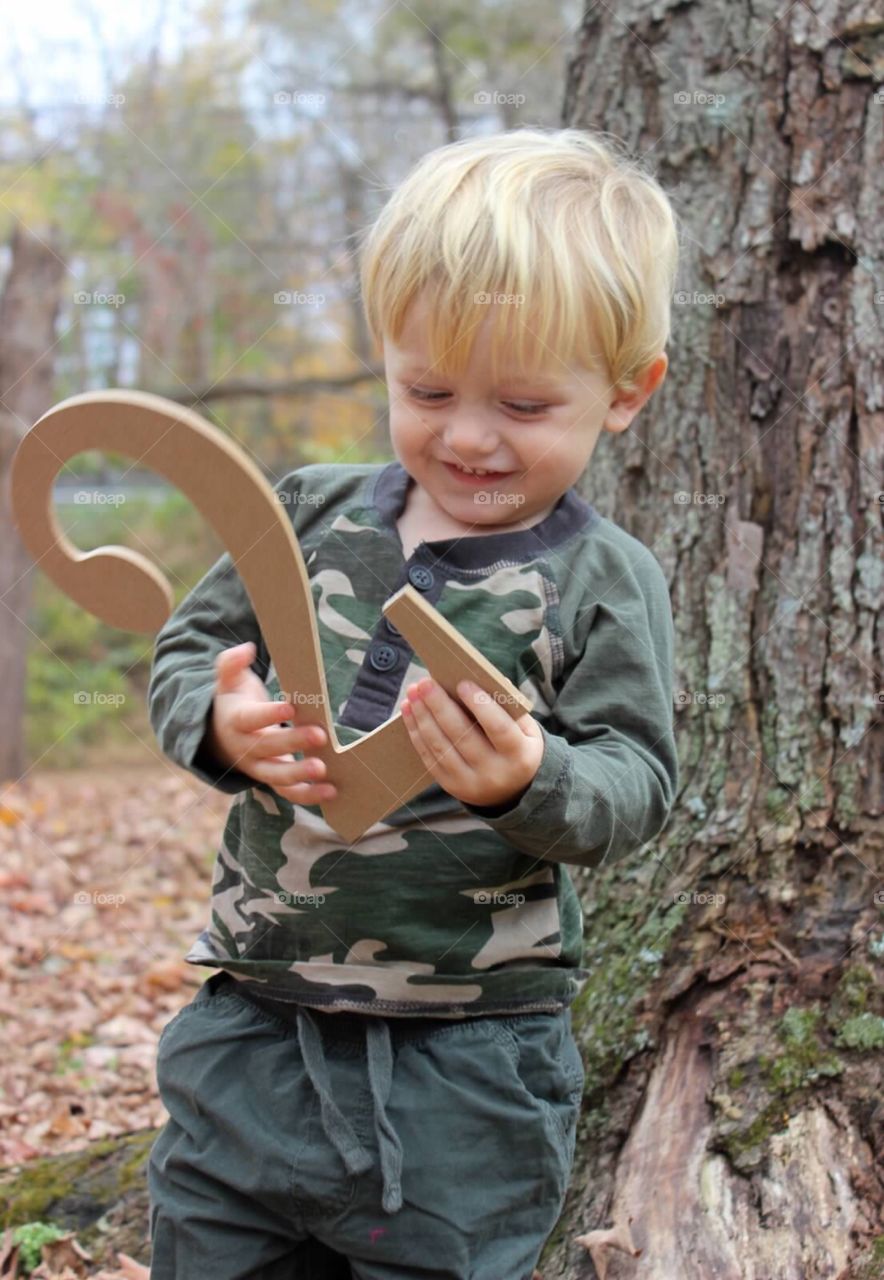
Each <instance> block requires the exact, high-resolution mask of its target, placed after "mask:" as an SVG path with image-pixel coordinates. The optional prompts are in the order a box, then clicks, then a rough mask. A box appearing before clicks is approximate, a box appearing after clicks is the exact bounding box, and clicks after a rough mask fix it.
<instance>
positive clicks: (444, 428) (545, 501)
mask: <svg viewBox="0 0 884 1280" xmlns="http://www.w3.org/2000/svg"><path fill="white" fill-rule="evenodd" d="M427 305H428V301H427V298H426V296H425V295H424V294H422V295H419V296H418V298H417V299H416V300H415V302H414V304H413V305H412V306H411V307H410V308H409V310H408V313H407V316H406V319H405V324H404V326H403V331H402V333H401V334H400V337H399V341H398V342H396V343H394V342H393V341H392V339H391V338H390V337H389V335H386V336H385V338H384V363H385V369H386V378H387V386H388V388H389V393H390V436H391V441H392V444H393V450H394V452H395V454H396V456H397V458H398V459H399V461H400V462H401V463H402V465H403V467H405V469H406V471H408V472H409V474H410V475H411V476H412V478H413V479H414V480H415V482H416V491H415V495H414V499H415V505H416V507H419V508H420V512H421V515H422V516H423V518H424V519H425V520H426V521H427V522H428V523H429V524H430V525H433V524H434V523H435V525H436V526H438V527H439V528H443V529H446V530H448V531H449V535H450V536H455V535H457V534H459V533H462V534H464V535H468V534H481V533H483V532H486V533H492V532H499V531H501V530H502V529H511V530H516V529H526V528H530V526H531V525H533V524H537V523H538V522H539V521H541V520H543V519H544V518H545V517H546V516H547V515H549V513H550V512H551V511H552V510H553V509H554V508H555V506H556V503H557V502H558V500H559V498H560V497H561V496H562V494H563V493H565V492H566V491H567V490H568V489H569V488H571V486H572V485H573V484H575V482H576V481H577V480H578V479H579V478H580V476H581V475H582V474H583V471H584V470H585V468H586V465H587V463H588V462H589V459H590V457H591V456H592V452H593V450H594V448H595V445H596V441H597V440H598V438H599V435H600V434H601V432H602V431H603V430H604V431H614V432H619V431H624V430H625V429H626V427H628V425H629V423H630V422H631V420H632V418H633V417H634V416H635V414H636V413H637V412H638V410H639V409H640V408H641V406H642V404H644V402H645V400H646V399H647V398H648V396H649V395H650V394H651V392H652V391H653V390H654V388H655V387H656V386H658V385H659V383H660V382H661V381H662V379H663V376H664V375H665V372H666V356H665V355H663V354H661V355H660V356H659V357H658V358H657V361H656V362H655V364H654V365H653V366H652V369H651V371H650V372H649V375H648V377H647V378H646V381H645V384H644V386H643V389H642V390H641V391H638V392H633V393H630V394H625V393H618V392H616V391H615V390H614V388H613V387H612V386H611V385H610V383H609V382H608V380H607V377H606V376H605V374H604V373H603V372H602V371H601V368H599V369H587V368H584V367H582V366H579V365H568V364H565V363H564V362H562V361H558V360H557V359H556V358H555V356H553V355H552V353H551V354H550V366H549V367H548V368H547V369H546V370H545V371H544V373H543V375H542V376H541V375H537V376H535V377H530V376H521V375H520V374H519V373H518V372H517V371H516V370H514V369H512V368H506V367H505V368H504V369H503V370H502V375H501V378H500V379H499V381H498V383H497V384H496V385H495V384H494V382H493V380H492V377H491V357H490V350H491V333H492V322H493V320H494V319H495V317H494V315H493V314H492V309H491V307H489V306H486V305H485V304H478V303H477V304H476V307H477V312H481V311H483V310H484V311H486V312H487V314H486V315H484V316H483V317H482V319H481V321H480V323H479V325H478V328H477V330H476V335H475V339H474V342H473V347H472V350H471V351H470V359H469V364H468V365H467V367H466V369H465V370H464V371H463V373H462V374H460V375H459V376H458V377H457V378H453V377H443V376H442V375H441V374H440V373H439V372H437V371H436V370H434V368H433V361H432V358H431V356H430V353H429V351H428V348H427V345H426V338H425V334H426V320H427V310H426V308H427ZM495 305H497V304H495ZM504 305H507V304H504ZM478 472H485V473H486V474H484V475H480V474H477V473H478ZM421 491H422V492H421ZM443 536H445V535H443Z"/></svg>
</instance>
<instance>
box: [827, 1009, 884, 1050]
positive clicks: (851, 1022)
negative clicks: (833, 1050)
mask: <svg viewBox="0 0 884 1280" xmlns="http://www.w3.org/2000/svg"><path fill="white" fill-rule="evenodd" d="M835 1039H836V1042H837V1043H838V1044H839V1045H841V1046H842V1048H844V1049H858V1050H860V1051H861V1052H866V1051H868V1050H869V1049H884V1018H879V1017H878V1015H877V1014H874V1013H858V1014H857V1015H856V1017H854V1018H848V1019H847V1021H846V1022H845V1023H844V1026H843V1027H842V1028H841V1030H840V1031H839V1032H838V1035H837V1036H836V1037H835Z"/></svg>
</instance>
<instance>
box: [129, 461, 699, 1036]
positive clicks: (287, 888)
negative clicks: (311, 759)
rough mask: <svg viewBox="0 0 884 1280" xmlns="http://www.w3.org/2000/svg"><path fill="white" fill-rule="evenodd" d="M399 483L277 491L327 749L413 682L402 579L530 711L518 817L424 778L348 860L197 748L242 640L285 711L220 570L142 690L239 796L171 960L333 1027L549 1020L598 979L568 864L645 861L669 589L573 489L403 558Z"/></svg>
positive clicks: (322, 833)
mask: <svg viewBox="0 0 884 1280" xmlns="http://www.w3.org/2000/svg"><path fill="white" fill-rule="evenodd" d="M410 480H411V478H410V476H409V474H408V473H407V472H406V471H405V469H404V468H403V466H402V465H401V463H399V462H398V461H393V462H390V463H386V464H367V463H366V464H359V465H344V464H328V465H326V464H311V465H307V466H302V467H299V468H298V469H296V470H294V471H292V472H290V473H289V474H288V475H286V476H285V477H284V478H283V479H282V480H281V481H280V482H279V484H278V485H276V491H277V493H278V495H279V499H280V501H281V502H283V503H284V504H285V509H286V511H287V513H288V514H289V516H290V518H291V520H292V522H293V524H294V528H295V532H296V534H297V536H298V539H299V543H300V547H301V551H302V553H303V557H304V561H305V563H306V566H307V572H308V575H309V578H310V585H311V590H312V594H313V600H314V607H315V610H316V616H317V624H318V628H319V634H320V638H321V644H322V654H323V660H324V665H325V673H326V679H327V683H328V692H329V697H330V706H331V714H332V717H333V720H334V724H335V732H336V734H337V737H338V740H339V742H341V743H342V744H344V745H346V744H349V743H350V742H353V741H355V740H356V739H358V738H359V737H361V736H363V735H364V734H366V733H368V732H369V731H370V730H372V729H375V728H376V727H377V726H378V725H380V724H382V723H384V721H386V720H388V719H389V718H390V717H391V716H393V715H395V714H396V712H397V710H398V707H399V703H400V701H401V700H402V698H403V697H404V693H405V689H406V688H407V686H408V685H409V684H410V683H411V682H412V681H414V680H417V679H419V678H420V677H421V676H423V675H426V674H427V672H426V669H425V667H424V666H423V665H422V664H421V662H420V660H419V659H418V658H417V657H416V655H415V653H414V651H413V650H412V649H411V648H410V646H409V645H408V644H407V643H406V642H405V640H404V638H403V637H402V636H400V635H399V633H398V632H396V631H395V630H394V629H393V628H392V627H391V626H390V625H389V624H388V623H387V622H386V620H385V619H384V617H383V615H382V612H381V609H382V606H383V604H384V603H385V601H386V600H387V599H388V598H389V596H391V595H392V594H393V592H395V591H397V590H398V589H399V588H400V587H401V586H403V585H404V584H405V583H406V582H410V583H412V584H413V585H414V586H415V587H416V588H417V589H418V590H420V591H422V592H424V593H425V595H426V597H427V599H428V600H429V601H430V602H431V603H432V604H433V605H434V606H435V607H436V608H437V609H438V610H439V611H440V612H441V613H442V614H443V615H444V616H445V618H447V619H448V621H449V622H450V623H451V624H452V625H453V626H455V627H456V628H457V629H458V630H459V631H460V632H462V633H463V635H464V636H466V637H467V639H468V640H470V641H472V643H473V644H474V645H476V647H477V648H479V649H480V650H481V651H482V652H483V653H484V654H485V655H486V657H488V658H489V659H490V661H492V662H493V663H494V664H495V665H496V666H497V667H499V668H500V670H501V671H502V672H503V673H504V674H505V675H506V676H508V677H509V679H510V680H512V681H513V683H514V684H515V685H517V687H518V688H519V689H520V690H521V691H522V692H523V693H524V694H526V695H527V696H528V698H529V699H530V700H531V701H532V703H533V708H534V709H533V711H532V712H531V714H532V715H533V716H534V718H535V719H536V721H537V722H538V723H539V724H540V726H541V728H542V730H543V738H544V752H543V758H542V760H541V764H540V767H539V769H538V772H537V774H536V776H535V777H534V779H533V780H532V782H531V783H530V785H529V786H528V788H527V790H526V791H525V792H524V793H523V794H522V796H521V797H520V798H519V800H518V802H517V803H516V804H514V805H511V806H510V807H506V806H498V807H496V808H480V807H478V806H475V805H470V804H462V803H461V802H460V801H459V800H457V799H455V798H454V797H453V796H451V795H450V794H449V793H448V792H446V791H444V790H443V789H442V788H441V787H440V786H439V785H438V784H436V783H433V784H432V785H431V786H428V787H427V788H426V789H425V790H423V791H421V792H419V793H418V794H416V795H415V796H413V797H412V799H411V800H409V801H408V802H407V803H406V804H404V805H402V806H401V807H400V808H398V809H396V810H394V811H392V812H391V813H389V814H388V815H387V817H386V818H385V819H384V820H383V821H382V822H378V823H375V824H374V825H373V826H371V827H369V829H368V830H367V831H366V832H365V834H364V835H363V836H362V837H361V838H360V839H359V840H358V841H356V842H355V843H354V844H352V845H348V844H347V843H346V842H345V841H344V840H342V839H341V837H340V836H337V835H336V834H335V832H334V831H333V830H332V829H331V828H330V827H329V825H328V824H327V823H326V822H325V821H324V820H323V817H322V812H321V809H320V807H319V806H318V805H300V804H293V803H291V802H290V801H288V800H286V799H283V797H281V796H280V795H278V794H277V793H276V792H275V791H274V790H273V789H272V787H270V786H269V785H267V784H263V783H257V782H255V781H253V780H252V779H250V778H249V777H247V776H246V775H245V774H243V773H241V772H239V771H238V770H237V769H235V768H229V769H225V768H223V767H221V766H220V765H219V764H218V763H217V762H216V761H214V760H213V759H212V758H211V757H210V756H209V754H208V753H207V751H206V745H205V741H204V737H205V733H206V729H207V725H208V717H209V716H210V714H211V707H212V698H213V692H214V683H215V672H214V659H215V655H216V654H217V653H218V652H219V650H221V649H224V648H228V647H230V646H231V645H235V644H240V643H242V642H244V641H246V640H252V641H254V642H255V645H256V657H255V661H254V663H253V669H254V670H256V671H257V672H258V673H259V675H260V676H261V678H262V679H263V680H264V682H265V684H266V687H267V689H268V692H269V694H270V696H271V697H278V696H280V689H279V682H278V680H277V676H276V672H275V670H274V668H273V664H272V662H271V660H270V656H269V653H268V651H267V648H266V645H265V644H264V641H263V638H262V635H261V632H260V629H259V625H258V622H257V619H256V617H255V615H254V613H253V610H252V607H251V603H250V600H249V596H248V593H247V592H246V590H245V587H244V585H243V583H242V580H241V578H240V577H239V575H238V573H237V572H236V569H235V567H234V566H233V563H232V561H231V557H230V555H229V554H224V555H222V556H221V558H220V559H219V560H218V561H217V562H216V563H215V565H214V566H213V567H212V568H211V569H210V570H209V572H208V573H207V574H206V575H205V576H204V577H203V578H202V579H201V580H200V581H199V582H198V583H197V584H196V586H195V587H193V589H192V590H191V591H190V592H189V593H188V594H187V595H186V596H185V597H184V599H183V600H182V601H181V603H180V604H179V605H178V606H177V608H176V609H175V610H174V612H173V613H172V615H171V617H170V618H169V619H168V620H167V622H166V623H165V624H164V626H163V628H162V630H161V631H160V633H159V635H158V636H157V640H156V648H155V653H154V660H153V667H152V671H151V679H150V687H149V691H148V701H149V713H150V720H151V724H152V726H153V729H154V731H155V733H156V735H157V738H158V740H159V743H160V745H161V747H162V749H163V751H164V752H165V753H166V755H168V756H169V757H170V758H171V759H172V760H174V761H175V762H177V763H178V764H180V765H182V766H183V767H184V768H186V769H188V770H190V772H191V773H193V774H194V775H195V776H196V777H198V778H200V779H201V780H202V781H204V782H206V783H208V784H209V785H210V786H213V787H217V788H219V789H220V790H222V791H224V792H227V793H230V794H231V795H233V796H234V797H235V798H234V801H233V803H232V805H231V808H230V813H229V815H228V818H227V822H226V826H225V829H224V833H223V837H222V840H221V847H220V850H219V852H218V855H217V859H216V863H215V872H214V882H213V885H212V900H211V908H210V913H209V920H208V923H207V925H206V927H205V929H204V930H203V931H202V933H201V934H200V935H199V937H198V938H197V939H196V941H195V942H194V944H193V946H192V947H191V948H190V950H189V951H188V953H187V955H186V957H185V959H186V960H188V961H190V962H191V963H193V964H195V965H209V966H216V967H219V968H223V969H226V970H228V971H229V972H230V973H232V974H233V976H234V977H236V978H239V979H240V980H243V981H245V982H246V983H247V984H248V987H247V988H244V989H250V990H254V991H256V992H260V993H261V994H263V995H265V996H269V997H271V998H273V999H286V1000H291V1001H294V1002H296V1003H300V1004H304V1005H308V1006H312V1007H314V1008H321V1009H326V1010H344V1009H346V1010H355V1011H361V1012H368V1013H376V1014H381V1015H384V1016H395V1015H399V1016H405V1015H424V1016H436V1017H443V1018H444V1017H448V1018H460V1017H464V1016H468V1015H471V1014H487V1013H494V1012H497V1013H502V1012H507V1013H521V1012H527V1011H530V1010H545V1009H556V1008H562V1007H564V1006H566V1005H568V1004H570V1002H571V1001H572V1000H573V998H574V996H575V995H576V994H577V993H578V991H579V990H580V988H581V986H582V985H583V983H584V981H585V980H586V978H587V976H588V973H587V970H585V969H583V968H582V967H581V965H582V963H583V958H584V957H583V919H582V912H581V908H580V902H579V900H578V897H577V893H576V891H575V889H574V886H573V883H572V881H571V877H570V876H569V874H568V865H569V864H570V865H572V866H576V867H586V868H591V867H596V866H599V865H601V864H602V863H605V862H611V861H613V860H614V859H617V858H621V857H623V856H624V855H625V854H628V853H630V852H631V851H634V850H637V849H639V848H640V847H641V846H642V845H643V844H645V843H646V842H647V841H650V840H651V839H652V837H653V836H655V835H656V834H657V833H658V832H659V831H660V830H661V828H662V827H663V825H664V824H665V822H666V820H667V817H668V815H669V811H670V809H671V806H672V803H673V799H674V796H675V792H676V788H677V781H678V772H677V757H676V748H675V741H674V735H673V716H672V706H673V698H672V692H673V690H672V679H673V673H672V661H673V625H672V614H671V608H670V601H669V591H668V587H667V583H666V579H665V577H664V574H663V571H662V569H661V568H660V565H659V564H658V562H657V560H656V559H655V558H654V556H653V555H652V554H651V552H650V551H649V550H648V549H647V548H646V547H645V546H644V545H643V544H642V543H641V542H639V541H638V540H637V539H636V538H634V537H632V536H631V535H630V534H628V533H627V532H626V531H625V530H624V529H622V528H621V527H620V526H619V525H617V524H616V523H614V522H613V521H611V520H608V519H606V518H605V517H603V516H601V515H600V514H599V513H598V512H597V511H596V510H595V509H594V508H593V507H592V506H591V505H590V504H589V503H587V502H586V501H584V499H583V498H582V497H581V496H580V495H579V494H578V493H577V491H576V489H573V488H572V489H569V490H568V491H567V492H566V493H565V494H563V495H562V497H561V498H560V499H559V502H558V503H557V505H556V507H555V509H554V510H553V511H552V512H551V513H550V514H549V515H548V516H547V517H546V518H545V519H543V520H541V521H540V522H539V523H538V524H536V525H534V526H533V527H532V528H529V529H525V530H521V531H515V532H500V533H494V534H482V535H476V536H470V537H460V538H447V539H440V540H435V541H422V542H421V543H419V545H418V546H417V547H416V548H415V550H414V551H413V553H412V554H411V555H410V556H409V557H408V558H407V559H406V558H405V557H404V554H403V546H402V542H401V539H400V537H399V533H398V530H397V527H396V520H397V518H398V516H399V515H400V513H401V512H402V510H403V508H404V505H405V497H406V491H407V486H408V484H409V483H410ZM308 718H309V717H306V716H305V717H299V723H306V722H307V719H308Z"/></svg>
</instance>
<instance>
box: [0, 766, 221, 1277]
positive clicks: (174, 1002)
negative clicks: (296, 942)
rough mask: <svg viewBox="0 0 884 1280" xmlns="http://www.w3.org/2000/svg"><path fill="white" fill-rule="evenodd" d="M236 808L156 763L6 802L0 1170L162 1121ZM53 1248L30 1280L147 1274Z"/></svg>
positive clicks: (38, 788) (72, 1247) (46, 783)
mask: <svg viewBox="0 0 884 1280" xmlns="http://www.w3.org/2000/svg"><path fill="white" fill-rule="evenodd" d="M229 805H230V797H229V796H225V795H223V794H221V793H220V792H217V791H213V790H211V789H210V788H206V787H203V786H201V785H200V784H199V783H197V782H196V781H195V780H194V779H192V778H190V777H189V775H187V774H186V773H183V772H182V771H181V770H178V769H175V768H173V766H171V765H168V766H167V765H165V764H164V763H162V761H161V762H160V763H159V764H158V765H157V766H156V767H155V768H150V769H141V768H139V769H133V768H125V769H122V768H121V769H115V770H109V771H107V772H103V773H102V775H101V777H100V779H98V780H97V779H96V775H95V773H94V772H93V771H86V770H84V771H82V772H79V771H77V772H67V773H50V772H45V773H39V772H37V773H31V774H29V775H27V777H26V778H25V780H24V781H23V782H21V783H19V784H15V785H12V786H7V787H6V788H5V789H4V791H3V795H2V800H0V866H2V871H0V924H2V928H0V1026H2V1029H3V1040H4V1053H3V1056H2V1059H0V1166H7V1165H16V1164H21V1163H24V1162H25V1161H28V1160H30V1159H33V1158H35V1157H38V1156H44V1155H52V1154H57V1153H60V1152H64V1151H71V1150H76V1149H79V1148H82V1147H84V1146H86V1145H87V1144H88V1143H90V1142H92V1141H95V1140H96V1139H98V1138H103V1137H109V1136H115V1135H117V1134H123V1133H128V1132H132V1131H133V1130H136V1129H140V1128H153V1127H156V1126H159V1125H161V1124H163V1123H164V1122H165V1120H166V1118H167V1117H166V1111H165V1108H164V1107H163V1105H162V1103H161V1102H160V1100H159V1096H158V1094H157V1090H156V1075H155V1068H156V1045H157V1040H158V1038H159V1035H160V1032H161V1031H162V1029H163V1027H164V1026H165V1024H166V1023H167V1022H168V1021H169V1020H170V1018H172V1017H173V1016H174V1014H175V1013H176V1012H177V1011H178V1010H179V1009H180V1008H181V1007H182V1006H183V1005H185V1004H187V1003H188V1002H189V1001H190V1000H191V999H192V998H193V996H194V994H195V992H196V990H197V989H198V988H199V986H200V985H201V984H202V982H203V981H204V980H205V979H206V978H207V977H208V976H209V974H210V973H211V972H212V971H211V970H209V969H205V968H200V967H197V966H194V965H189V964H186V963H185V962H184V960H183V959H182V956H183V955H184V953H185V952H186V951H187V949H188V948H189V947H190V945H191V943H192V942H193V940H194V938H195V937H196V936H197V935H198V933H199V932H200V930H201V929H202V928H203V926H204V924H205V919H206V913H207V911H208V903H209V895H210V888H211V878H212V866H213V863H214V856H215V850H216V849H217V846H218V842H219V840H220V836H221V832H222V830H223V827H224V818H225V816H226V813H227V810H228V808H229ZM54 1243H57V1244H58V1245H59V1248H58V1249H56V1250H55V1251H54V1252H50V1254H49V1256H48V1257H45V1258H44V1261H43V1262H42V1263H41V1264H40V1267H38V1268H37V1270H36V1271H34V1272H33V1277H34V1280H45V1278H46V1277H50V1276H51V1277H52V1280H79V1277H80V1276H83V1275H87V1274H89V1275H91V1276H92V1277H93V1280H121V1277H128V1278H129V1280H141V1277H145V1278H146V1277H147V1275H148V1272H147V1270H146V1269H145V1268H141V1267H140V1264H139V1263H137V1262H135V1261H134V1260H132V1259H131V1258H129V1259H127V1261H126V1263H125V1266H128V1267H129V1270H125V1268H124V1263H123V1261H122V1257H125V1255H122V1256H121V1263H120V1265H121V1268H124V1269H121V1270H119V1271H117V1270H115V1271H113V1272H108V1271H100V1272H97V1273H96V1272H87V1271H84V1270H82V1269H80V1270H78V1267H79V1268H82V1267H85V1266H87V1265H88V1261H87V1260H88V1255H86V1257H83V1256H81V1255H79V1254H78V1253H77V1249H78V1248H79V1246H77V1245H76V1242H75V1241H73V1240H72V1239H71V1240H70V1242H69V1243H68V1244H67V1245H66V1246H65V1248H64V1249H62V1248H61V1247H60V1246H61V1242H60V1241H59V1242H54ZM44 1247H45V1248H46V1249H47V1250H48V1249H49V1245H46V1246H44ZM8 1256H9V1255H8V1253H7V1257H6V1260H5V1261H4V1256H3V1246H2V1245H0V1276H6V1275H12V1274H14V1272H11V1271H9V1270H4V1269H3V1268H4V1266H7V1265H8ZM41 1267H48V1268H50V1269H49V1270H41V1269H40V1268H41Z"/></svg>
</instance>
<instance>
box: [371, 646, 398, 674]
mask: <svg viewBox="0 0 884 1280" xmlns="http://www.w3.org/2000/svg"><path fill="white" fill-rule="evenodd" d="M368 660H369V662H370V663H371V665H372V666H373V667H374V669H375V671H389V670H390V668H391V667H395V666H396V664H397V663H398V661H399V653H398V650H396V649H394V648H393V646H392V645H391V644H373V645H372V646H371V648H370V649H369V651H368Z"/></svg>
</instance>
